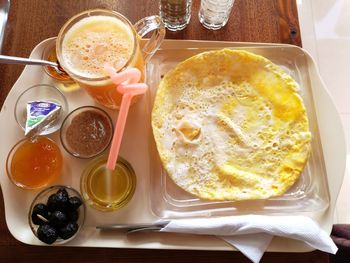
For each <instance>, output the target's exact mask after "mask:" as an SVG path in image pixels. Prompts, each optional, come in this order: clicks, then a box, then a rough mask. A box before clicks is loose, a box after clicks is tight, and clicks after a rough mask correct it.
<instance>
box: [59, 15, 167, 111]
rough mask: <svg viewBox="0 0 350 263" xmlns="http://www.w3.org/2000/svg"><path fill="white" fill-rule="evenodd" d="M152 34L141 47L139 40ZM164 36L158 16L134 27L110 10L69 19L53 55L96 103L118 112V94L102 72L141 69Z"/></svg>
mask: <svg viewBox="0 0 350 263" xmlns="http://www.w3.org/2000/svg"><path fill="white" fill-rule="evenodd" d="M151 31H154V33H153V36H152V37H151V38H150V40H148V42H147V43H146V44H145V45H144V47H143V49H141V47H140V39H141V38H142V37H143V36H144V35H146V34H147V33H149V32H151ZM164 35H165V29H164V25H163V24H162V22H161V20H160V18H159V17H158V16H151V17H146V18H144V19H142V20H140V21H139V22H137V23H136V24H135V25H132V24H131V23H130V21H129V20H128V19H127V18H125V17H124V16H123V15H121V14H119V13H117V12H115V11H111V10H102V9H95V10H88V11H85V12H83V13H80V14H78V15H76V16H74V17H72V18H71V19H70V20H69V21H68V22H67V23H66V24H65V25H64V26H63V27H62V29H61V30H60V32H59V34H58V38H57V46H56V52H57V57H58V60H59V62H60V64H61V66H62V68H63V69H64V70H65V71H66V72H67V73H68V74H69V75H70V76H71V77H72V78H73V79H74V80H75V81H76V82H77V83H79V85H80V86H81V87H83V88H84V89H85V90H86V91H87V92H88V94H89V95H90V96H91V97H92V98H93V99H95V101H97V102H98V103H100V104H102V105H104V106H105V107H108V108H111V109H118V108H119V106H120V103H121V99H122V94H120V93H119V92H118V91H117V89H116V87H115V84H113V83H112V82H111V80H110V78H109V75H108V73H107V72H106V71H105V70H104V66H105V65H109V66H112V67H114V68H115V70H116V71H117V72H120V71H123V70H124V69H126V68H130V67H135V68H138V69H139V70H140V71H141V73H142V78H141V81H144V78H145V77H144V66H145V63H147V61H148V60H149V59H150V57H151V56H152V55H153V53H154V52H155V51H156V50H157V49H158V47H159V46H160V44H161V42H162V40H163V38H164Z"/></svg>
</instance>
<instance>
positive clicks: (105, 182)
mask: <svg viewBox="0 0 350 263" xmlns="http://www.w3.org/2000/svg"><path fill="white" fill-rule="evenodd" d="M106 163H107V156H106V155H104V156H100V157H98V158H96V159H94V160H93V161H92V162H91V163H89V164H88V166H87V167H86V168H85V170H84V171H83V174H82V176H81V179H80V191H81V193H82V196H83V198H84V200H85V202H86V204H88V205H89V206H91V207H92V208H95V209H97V210H100V211H104V212H111V211H116V210H118V209H120V208H122V207H124V206H125V205H126V204H127V203H129V201H130V200H131V198H132V196H133V195H134V192H135V188H136V175H135V172H134V169H133V168H132V166H131V165H130V163H129V162H128V161H126V160H125V159H123V158H121V157H119V158H118V161H117V164H116V167H115V169H114V170H113V171H110V170H108V169H107V167H106Z"/></svg>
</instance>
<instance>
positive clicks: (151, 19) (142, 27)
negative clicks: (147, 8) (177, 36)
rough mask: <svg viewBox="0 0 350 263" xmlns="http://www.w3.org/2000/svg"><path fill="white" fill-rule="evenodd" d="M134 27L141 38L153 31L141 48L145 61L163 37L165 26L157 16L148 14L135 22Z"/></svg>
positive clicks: (155, 49)
mask: <svg viewBox="0 0 350 263" xmlns="http://www.w3.org/2000/svg"><path fill="white" fill-rule="evenodd" d="M134 28H135V30H136V32H137V33H138V34H139V36H140V37H141V38H142V37H144V36H145V35H146V34H147V33H149V32H151V31H154V32H153V34H152V36H151V38H150V39H149V40H148V41H147V43H146V44H145V45H144V47H143V49H142V54H143V58H144V60H145V63H147V62H148V60H149V59H150V58H151V57H152V55H153V54H154V53H155V52H156V51H157V49H158V48H159V46H160V44H161V43H162V41H163V39H164V37H165V26H164V24H163V22H162V20H161V19H160V17H159V16H148V17H145V18H143V19H141V20H139V21H138V22H136V24H135V25H134Z"/></svg>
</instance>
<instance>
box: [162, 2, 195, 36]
mask: <svg viewBox="0 0 350 263" xmlns="http://www.w3.org/2000/svg"><path fill="white" fill-rule="evenodd" d="M191 5H192V0H160V2H159V12H160V17H161V19H162V21H163V23H164V25H165V26H166V28H167V29H169V30H170V31H178V30H182V29H184V28H185V27H186V26H187V25H188V23H189V22H190V19H191Z"/></svg>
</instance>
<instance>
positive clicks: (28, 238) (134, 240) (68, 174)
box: [0, 40, 346, 252]
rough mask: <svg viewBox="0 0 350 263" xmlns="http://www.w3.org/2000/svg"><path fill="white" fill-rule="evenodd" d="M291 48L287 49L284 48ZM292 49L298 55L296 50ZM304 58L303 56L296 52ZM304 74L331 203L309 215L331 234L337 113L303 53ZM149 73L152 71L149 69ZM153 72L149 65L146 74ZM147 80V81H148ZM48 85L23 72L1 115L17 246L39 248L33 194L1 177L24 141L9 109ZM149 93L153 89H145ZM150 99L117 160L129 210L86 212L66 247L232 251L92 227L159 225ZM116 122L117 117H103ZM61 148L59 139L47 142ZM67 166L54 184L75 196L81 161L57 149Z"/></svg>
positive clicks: (298, 247)
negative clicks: (130, 182)
mask: <svg viewBox="0 0 350 263" xmlns="http://www.w3.org/2000/svg"><path fill="white" fill-rule="evenodd" d="M46 43H47V41H43V42H42V43H40V44H39V45H38V46H37V47H35V48H34V50H33V52H32V54H31V57H32V58H40V55H41V52H42V50H43V48H44V47H45V45H46ZM244 46H245V47H253V46H255V47H259V46H260V47H275V46H278V47H283V45H275V44H254V43H232V42H208V41H176V40H166V41H165V42H164V43H163V45H162V50H163V51H162V52H165V53H166V50H174V49H189V48H209V49H210V48H218V47H244ZM285 47H290V46H285ZM295 49H299V48H297V47H295ZM301 51H302V52H304V51H303V50H301ZM305 57H306V63H307V68H308V79H309V81H310V85H311V88H312V94H313V100H314V105H315V114H316V115H317V120H318V128H319V135H320V142H321V143H322V149H323V156H324V160H325V167H326V174H327V177H328V181H329V194H330V203H329V207H328V209H326V210H325V211H311V212H308V215H309V216H310V217H312V218H314V219H315V220H316V221H317V222H319V224H320V225H321V227H322V228H323V229H324V230H326V231H327V232H330V229H331V225H332V218H333V210H334V204H335V201H336V197H337V194H338V192H339V189H340V186H341V183H342V179H343V174H344V169H345V156H346V154H345V153H346V151H345V140H344V134H343V130H342V127H341V122H340V120H339V116H338V113H337V111H336V109H335V107H334V105H333V103H332V100H331V99H330V97H329V95H328V93H327V91H326V89H325V88H324V85H323V83H322V81H321V80H320V77H319V75H318V72H317V70H316V68H315V64H314V63H313V61H312V59H311V58H310V57H309V56H308V54H307V53H305ZM152 67H153V68H152ZM155 70H157V68H155V64H154V63H153V62H152V60H151V61H150V63H149V65H148V71H147V72H148V73H149V74H152V73H154V71H155ZM148 79H150V78H149V77H148ZM38 83H49V84H52V81H51V79H49V78H48V77H47V76H46V75H45V73H44V71H43V69H42V68H40V67H35V66H27V67H26V68H25V69H24V71H23V73H22V74H21V76H20V77H19V79H18V80H17V82H16V83H15V85H14V86H13V88H12V90H11V92H10V93H9V95H8V97H7V99H6V101H5V103H4V105H3V107H2V110H1V115H0V123H2V130H1V137H0V157H1V162H0V171H1V174H0V182H1V187H2V191H3V196H4V202H5V217H6V223H7V226H8V228H9V230H10V232H11V233H12V235H13V236H14V237H15V238H16V239H18V240H19V241H21V242H24V243H27V244H33V245H42V243H41V242H40V241H38V240H37V239H36V238H35V237H34V235H33V234H32V232H31V230H30V228H29V226H28V223H27V216H28V215H27V213H28V209H29V206H30V203H31V201H32V200H33V198H34V196H35V195H36V194H37V192H38V191H27V190H22V189H19V188H17V187H16V186H14V185H13V184H12V183H11V182H10V180H9V179H8V178H7V176H6V172H5V162H6V156H7V154H8V152H9V150H10V149H11V147H12V146H13V145H14V144H15V143H16V142H17V141H18V140H19V139H21V138H22V137H23V132H22V130H21V129H20V128H19V127H18V125H17V123H16V121H15V119H14V117H13V109H14V104H15V101H16V99H17V97H18V95H19V94H20V93H21V92H22V91H23V90H24V89H26V88H28V87H30V86H32V85H34V84H38ZM149 84H150V86H151V88H154V87H153V86H152V85H153V84H154V83H152V82H150V83H149ZM66 96H67V99H68V101H69V110H73V109H74V108H76V107H78V106H81V105H94V102H93V101H92V100H91V99H90V98H89V97H88V96H87V95H86V94H85V93H84V91H82V90H78V91H75V92H72V93H66ZM149 99H150V94H147V96H144V98H143V99H142V100H140V101H139V102H138V103H137V104H136V105H134V106H133V107H132V109H131V111H130V113H129V116H128V122H127V125H126V131H125V135H124V138H123V143H122V146H121V155H122V156H123V157H124V158H126V159H127V160H128V161H129V162H130V163H131V164H132V166H133V167H134V169H135V172H136V175H137V189H136V192H135V195H134V197H133V199H132V200H131V202H130V203H129V204H128V206H126V207H124V208H122V209H121V210H119V211H117V212H113V213H102V212H98V211H95V210H94V209H92V208H87V214H86V222H85V225H84V227H83V229H82V231H81V233H80V234H79V236H78V237H77V238H75V239H74V240H73V241H72V242H69V243H68V244H66V245H67V246H90V247H119V248H154V249H158V248H159V249H198V250H233V248H232V247H231V246H229V245H228V244H226V243H225V242H224V241H222V240H220V239H218V238H216V237H211V236H195V235H180V234H169V233H139V234H133V235H130V236H126V235H125V234H123V233H118V232H113V231H110V232H100V231H99V230H96V228H95V226H96V225H98V224H111V223H140V222H143V223H145V222H152V221H154V220H156V219H158V218H157V217H156V216H155V215H154V214H153V213H152V209H151V202H150V200H151V198H150V191H151V190H152V189H151V188H150V186H151V184H150V176H151V175H150V168H151V167H150V162H151V159H150V158H151V156H150V155H149V147H150V146H151V145H150V143H152V134H151V129H150V121H149V120H150V118H149V112H150V105H149ZM108 112H109V113H110V115H111V116H112V117H113V118H114V119H115V118H116V117H117V113H116V112H113V111H108ZM50 137H51V138H53V139H54V140H56V142H58V144H59V146H60V147H61V144H60V141H59V136H58V133H56V134H53V135H51V136H50ZM61 149H62V153H63V155H64V160H65V163H66V165H65V166H64V169H63V174H62V177H61V178H60V180H59V181H57V184H67V185H71V186H73V187H74V188H76V189H78V190H79V179H80V174H81V172H82V169H83V167H84V166H85V165H86V162H87V161H86V160H77V159H73V158H72V157H71V156H70V155H68V154H67V153H66V152H65V151H64V149H63V148H62V147H61ZM268 250H269V251H289V252H305V251H310V250H311V248H310V247H308V246H307V245H305V244H304V243H302V242H298V241H294V240H289V239H282V238H275V239H274V240H273V242H272V243H271V245H270V247H269V249H268Z"/></svg>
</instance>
